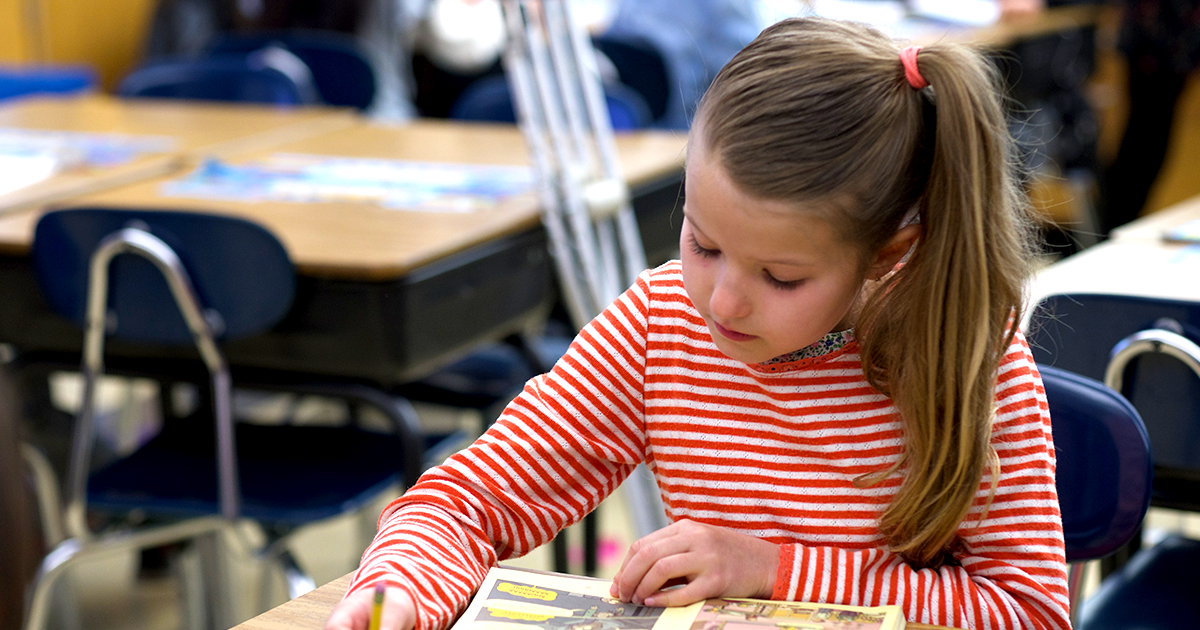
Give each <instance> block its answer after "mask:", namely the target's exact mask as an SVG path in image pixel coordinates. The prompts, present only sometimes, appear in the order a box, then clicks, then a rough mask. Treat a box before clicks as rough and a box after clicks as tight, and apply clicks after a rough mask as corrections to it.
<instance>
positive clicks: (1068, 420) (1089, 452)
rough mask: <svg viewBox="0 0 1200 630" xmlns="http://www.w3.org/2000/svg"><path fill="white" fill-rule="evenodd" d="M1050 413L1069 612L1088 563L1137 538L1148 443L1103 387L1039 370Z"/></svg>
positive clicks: (1146, 489)
mask: <svg viewBox="0 0 1200 630" xmlns="http://www.w3.org/2000/svg"><path fill="white" fill-rule="evenodd" d="M1038 369H1039V370H1040V371H1041V374H1042V382H1043V383H1044V384H1045V387H1046V401H1047V403H1048V404H1049V407H1050V422H1051V428H1052V431H1053V434H1054V450H1055V453H1056V454H1057V457H1058V465H1057V475H1056V479H1055V483H1056V486H1057V489H1058V501H1059V505H1060V507H1061V509H1062V519H1063V537H1064V543H1065V546H1066V553H1067V562H1068V563H1071V573H1070V593H1071V604H1072V606H1071V609H1072V610H1073V611H1074V610H1075V609H1076V607H1077V604H1078V602H1079V595H1080V589H1081V588H1082V585H1083V568H1084V563H1085V562H1086V561H1088V560H1097V559H1100V558H1104V557H1106V556H1108V555H1109V554H1111V553H1113V552H1114V551H1116V550H1117V549H1119V548H1120V547H1121V546H1122V545H1124V544H1125V543H1126V542H1127V541H1128V540H1129V539H1130V538H1132V537H1133V536H1134V535H1136V534H1137V533H1138V532H1139V531H1140V528H1141V524H1142V518H1143V517H1144V516H1145V514H1146V509H1147V508H1148V507H1149V504H1150V488H1151V483H1152V479H1153V469H1152V466H1151V462H1150V442H1149V438H1148V437H1147V435H1146V429H1145V427H1144V426H1143V424H1142V421H1141V418H1140V417H1139V416H1138V413H1137V410H1135V409H1134V408H1133V406H1132V405H1131V404H1129V402H1128V401H1127V400H1125V399H1124V398H1123V397H1122V396H1121V395H1120V394H1118V393H1116V392H1114V391H1113V390H1112V389H1110V388H1108V387H1105V386H1104V385H1103V384H1102V383H1100V382H1099V381H1096V380H1093V379H1089V378H1086V377H1082V376H1079V375H1078V374H1073V373H1071V372H1068V371H1066V370H1062V369H1059V368H1054V367H1050V366H1039V368H1038Z"/></svg>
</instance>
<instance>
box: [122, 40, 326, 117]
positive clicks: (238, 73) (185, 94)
mask: <svg viewBox="0 0 1200 630" xmlns="http://www.w3.org/2000/svg"><path fill="white" fill-rule="evenodd" d="M117 94H119V95H121V96H125V97H145V98H179V99H194V100H209V101H235V102H243V103H266V104H270V105H280V106H292V105H313V104H317V103H320V102H321V99H320V95H319V93H318V92H317V88H316V85H315V84H314V81H313V77H312V72H311V71H310V70H309V69H308V67H307V66H306V65H305V64H304V62H302V61H300V60H299V59H298V58H297V57H296V56H295V55H293V54H291V53H289V52H287V51H286V50H283V49H281V48H278V47H269V48H266V49H263V50H260V51H256V52H254V53H251V54H249V55H228V56H218V57H206V58H199V59H159V60H155V61H152V62H150V63H148V64H147V65H144V66H142V67H141V68H138V69H137V70H134V71H133V72H131V73H130V74H129V75H128V76H126V77H125V78H124V79H123V80H122V81H121V83H120V85H119V86H117Z"/></svg>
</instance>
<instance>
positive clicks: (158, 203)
mask: <svg viewBox="0 0 1200 630" xmlns="http://www.w3.org/2000/svg"><path fill="white" fill-rule="evenodd" d="M277 135H278V134H277ZM685 143H686V138H685V136H683V135H682V134H673V133H651V132H647V133H641V134H636V135H620V136H618V137H617V149H618V152H619V154H620V157H621V164H622V168H623V169H624V170H623V172H624V174H625V177H626V180H627V181H628V182H629V183H630V186H631V187H632V188H635V189H636V188H638V187H639V186H642V185H645V184H648V183H653V182H655V181H657V180H659V179H661V178H663V177H668V178H670V177H675V176H677V175H678V172H679V171H680V169H681V168H682V164H683V150H684V146H685ZM245 144H246V143H245V142H243V146H245ZM272 153H306V154H317V155H328V156H337V157H354V158H384V159H402V160H420V161H426V162H448V163H470V164H488V165H523V164H528V162H529V159H528V154H527V152H526V147H525V141H524V139H523V137H522V136H521V134H520V132H519V131H518V130H517V129H516V127H514V126H512V125H485V124H463V123H452V122H445V121H418V122H416V123H413V124H408V125H381V124H374V123H371V122H368V121H365V120H357V121H356V122H354V123H353V124H350V125H348V126H344V127H342V128H339V129H336V130H334V131H332V132H330V133H325V134H321V135H312V136H309V137H302V138H298V139H296V140H295V141H292V142H283V143H276V144H273V145H272V146H270V147H269V148H268V149H265V150H254V151H241V152H238V153H237V154H236V155H234V156H232V157H231V158H230V159H229V161H230V162H231V163H234V164H238V163H245V162H248V161H252V160H254V159H258V158H262V157H265V156H267V155H269V154H272ZM177 176H178V175H176V177H177ZM170 178H171V177H158V178H155V179H150V180H145V181H141V182H138V183H135V184H132V185H128V186H123V187H119V188H111V189H107V190H104V191H100V192H97V193H94V194H90V195H84V196H78V197H73V198H72V199H70V201H69V205H89V206H115V207H129V208H165V209H180V210H204V211H210V212H223V213H228V214H234V215H237V216H241V217H245V218H247V219H251V220H253V221H256V222H259V223H261V224H263V225H264V226H265V227H267V228H268V229H270V230H271V231H272V232H273V233H275V234H276V235H277V236H278V237H279V238H280V240H282V241H283V243H284V246H285V247H287V249H288V253H289V255H290V256H291V257H292V260H293V261H294V262H295V263H296V266H297V268H298V270H299V271H300V272H301V273H304V274H308V275H313V276H322V277H336V278H351V279H358V280H391V279H395V278H398V277H401V276H403V275H405V274H407V273H409V272H410V271H412V270H413V269H416V268H417V267H420V266H422V265H428V264H430V263H432V262H434V261H436V260H439V259H442V258H445V257H446V256H448V255H450V254H454V253H457V252H460V251H462V250H464V249H467V248H469V247H472V246H474V245H478V244H481V243H485V242H487V241H490V240H494V239H497V238H501V237H505V236H509V235H513V234H517V233H520V232H523V231H528V230H530V229H532V228H534V227H536V226H537V225H538V224H539V223H540V221H541V215H540V211H539V206H538V202H537V199H536V195H535V193H534V192H533V191H530V192H529V193H527V194H523V195H519V196H516V197H513V198H510V199H507V200H505V201H504V202H502V203H501V204H499V205H498V206H496V207H495V208H491V209H486V210H482V211H478V212H467V213H446V212H414V211H404V210H399V209H389V208H383V207H380V206H378V205H376V204H373V203H367V202H363V203H345V202H337V203H332V202H326V203H292V202H274V201H264V202H256V201H239V200H227V199H194V198H187V197H165V196H163V194H162V192H161V191H162V187H163V183H164V182H165V181H167V180H168V179H170ZM39 217H40V213H25V214H22V215H19V216H11V217H0V251H5V252H8V253H12V254H23V253H24V252H25V251H27V249H28V247H29V243H30V242H31V241H32V238H33V227H34V226H35V225H36V223H37V219H38V218H39Z"/></svg>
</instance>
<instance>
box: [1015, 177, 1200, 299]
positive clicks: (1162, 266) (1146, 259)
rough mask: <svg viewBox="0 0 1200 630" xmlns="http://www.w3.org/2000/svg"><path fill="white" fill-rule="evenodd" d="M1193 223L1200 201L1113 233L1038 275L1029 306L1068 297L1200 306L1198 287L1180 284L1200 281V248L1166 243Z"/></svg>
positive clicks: (1199, 215) (1158, 213)
mask: <svg viewBox="0 0 1200 630" xmlns="http://www.w3.org/2000/svg"><path fill="white" fill-rule="evenodd" d="M1195 218H1200V197H1196V198H1193V199H1189V200H1187V201H1184V202H1182V203H1179V204H1177V205H1175V206H1171V207H1170V208H1166V209H1164V210H1162V211H1160V212H1156V213H1154V214H1152V215H1149V216H1146V217H1142V218H1141V219H1138V220H1137V221H1134V222H1132V223H1129V224H1128V225H1126V226H1124V227H1122V228H1120V229H1118V230H1114V231H1113V234H1112V238H1110V239H1109V240H1108V241H1106V242H1103V243H1101V244H1099V245H1096V246H1094V247H1090V248H1088V249H1086V250H1084V251H1082V252H1080V253H1078V254H1075V255H1073V256H1068V257H1067V258H1064V259H1063V260H1061V261H1059V262H1057V263H1054V264H1053V265H1050V266H1048V267H1046V268H1045V269H1043V270H1042V271H1040V272H1039V273H1038V274H1037V276H1036V277H1035V278H1034V281H1033V285H1032V290H1031V295H1030V305H1031V306H1032V305H1036V304H1037V303H1038V302H1040V301H1041V300H1042V299H1044V298H1046V297H1048V296H1051V295H1064V294H1103V295H1125V296H1134V297H1147V298H1156V299H1169V300H1182V301H1200V284H1197V283H1195V282H1184V281H1181V279H1191V278H1197V277H1200V245H1185V244H1181V243H1169V242H1167V241H1164V240H1163V239H1162V233H1163V231H1164V230H1166V229H1168V228H1170V227H1174V226H1176V225H1179V224H1181V223H1184V222H1185V221H1188V220H1191V219H1195ZM1027 310H1032V309H1027ZM1029 316H1030V314H1029V313H1027V314H1026V318H1027V319H1028V317H1029Z"/></svg>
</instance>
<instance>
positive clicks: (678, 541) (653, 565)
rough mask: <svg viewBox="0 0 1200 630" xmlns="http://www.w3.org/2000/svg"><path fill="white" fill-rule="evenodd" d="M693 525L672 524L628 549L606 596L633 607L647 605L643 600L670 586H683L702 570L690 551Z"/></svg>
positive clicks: (688, 522) (683, 523) (687, 523)
mask: <svg viewBox="0 0 1200 630" xmlns="http://www.w3.org/2000/svg"><path fill="white" fill-rule="evenodd" d="M693 529H695V524H694V523H691V522H690V521H681V522H679V523H674V524H672V525H669V526H667V527H665V528H663V529H660V530H658V531H657V532H654V533H652V534H650V535H648V536H646V537H644V538H642V539H641V540H639V541H637V542H636V543H634V544H633V546H631V547H630V549H629V552H628V553H627V554H626V555H625V560H624V562H622V564H621V568H620V569H618V570H617V575H616V577H615V578H614V579H613V588H612V590H611V591H610V594H611V595H612V596H613V597H616V598H618V599H621V600H623V601H632V602H633V603H635V604H642V603H648V604H649V605H652V606H657V605H659V604H656V603H649V602H647V601H646V599H647V598H649V597H651V596H652V595H654V594H655V593H657V592H658V591H660V590H662V589H663V588H666V587H668V586H672V585H674V584H679V583H686V582H687V580H688V579H689V578H692V577H695V576H696V575H697V574H698V573H699V572H700V571H701V569H702V567H699V566H697V564H696V561H697V559H698V558H697V557H696V556H695V555H694V554H689V552H690V551H692V544H693V542H694V538H693V536H694V534H695V532H692V531H691V530H693Z"/></svg>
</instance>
